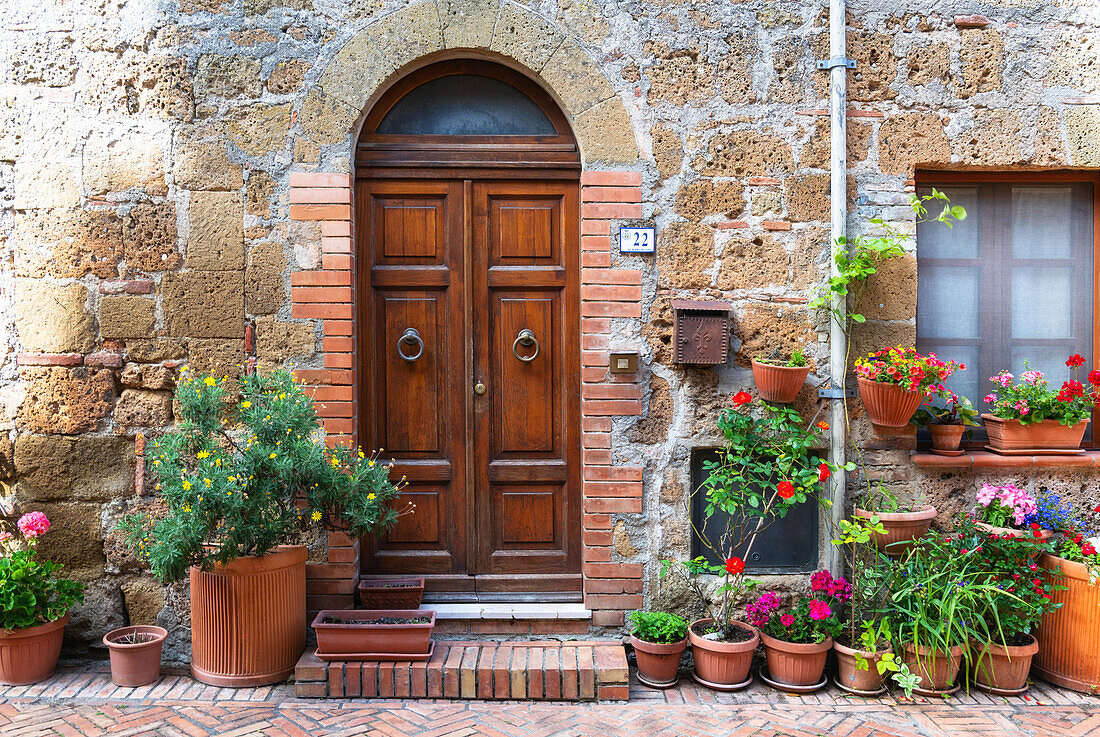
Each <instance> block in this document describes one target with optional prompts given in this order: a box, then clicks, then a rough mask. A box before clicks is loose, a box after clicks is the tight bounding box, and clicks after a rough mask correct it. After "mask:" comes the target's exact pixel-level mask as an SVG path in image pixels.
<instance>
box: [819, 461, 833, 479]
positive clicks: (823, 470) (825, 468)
mask: <svg viewBox="0 0 1100 737" xmlns="http://www.w3.org/2000/svg"><path fill="white" fill-rule="evenodd" d="M832 475H833V472H832V471H830V470H829V464H828V463H822V464H821V465H820V466H818V467H817V480H818V481H828V480H829V477H830V476H832Z"/></svg>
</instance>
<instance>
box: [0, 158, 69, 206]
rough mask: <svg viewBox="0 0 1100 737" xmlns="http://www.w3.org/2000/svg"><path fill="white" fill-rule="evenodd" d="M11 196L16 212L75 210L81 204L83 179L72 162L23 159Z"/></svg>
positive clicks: (19, 165)
mask: <svg viewBox="0 0 1100 737" xmlns="http://www.w3.org/2000/svg"><path fill="white" fill-rule="evenodd" d="M11 192H12V195H11V197H12V199H11V203H12V207H14V208H15V209H17V210H31V209H34V208H40V207H64V208H74V207H76V206H77V205H79V204H80V179H79V177H78V176H77V171H76V167H75V166H74V165H73V164H72V163H71V162H69V161H51V160H48V159H45V160H44V159H42V158H39V157H37V156H35V157H25V158H24V157H21V158H20V160H19V161H18V162H16V164H15V179H14V182H13V183H12V188H11Z"/></svg>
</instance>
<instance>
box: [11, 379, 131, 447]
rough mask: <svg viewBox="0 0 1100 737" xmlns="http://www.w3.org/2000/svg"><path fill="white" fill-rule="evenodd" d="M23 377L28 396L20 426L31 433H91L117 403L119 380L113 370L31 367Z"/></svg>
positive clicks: (20, 418)
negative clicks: (117, 382)
mask: <svg viewBox="0 0 1100 737" xmlns="http://www.w3.org/2000/svg"><path fill="white" fill-rule="evenodd" d="M23 378H24V381H25V383H26V398H25V399H24V400H23V406H22V409H21V410H20V412H19V419H18V425H19V427H20V428H21V429H23V430H26V431H28V432H32V433H39V434H57V435H73V434H76V433H82V432H89V431H92V430H95V429H96V428H97V427H98V426H99V420H101V419H102V418H104V417H106V416H107V415H108V414H109V413H110V412H111V408H112V407H113V406H114V401H115V380H114V376H113V374H112V372H111V371H110V370H109V369H101V370H98V371H86V370H84V369H67V368H60V367H57V368H40V369H28V370H26V371H24V372H23Z"/></svg>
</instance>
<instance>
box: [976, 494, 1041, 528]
mask: <svg viewBox="0 0 1100 737" xmlns="http://www.w3.org/2000/svg"><path fill="white" fill-rule="evenodd" d="M976 499H977V502H978V509H977V517H978V520H979V521H981V522H985V523H986V524H987V525H992V526H993V527H1013V528H1016V529H1023V528H1024V527H1025V526H1026V522H1027V519H1028V518H1029V517H1031V516H1033V515H1035V514H1036V513H1037V512H1038V511H1039V505H1038V504H1037V503H1036V501H1035V497H1033V496H1032V495H1031V494H1029V493H1027V492H1026V491H1024V490H1023V489H1018V488H1016V486H1015V485H1013V484H1005V485H1004V486H994V485H993V484H982V488H980V489H978V493H977V495H976Z"/></svg>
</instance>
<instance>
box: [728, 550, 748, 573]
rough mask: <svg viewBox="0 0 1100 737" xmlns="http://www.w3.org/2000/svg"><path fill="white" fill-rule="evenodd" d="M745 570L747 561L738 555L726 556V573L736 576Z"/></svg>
mask: <svg viewBox="0 0 1100 737" xmlns="http://www.w3.org/2000/svg"><path fill="white" fill-rule="evenodd" d="M744 570H745V561H743V560H741V559H740V558H738V557H737V556H736V555H735V556H733V557H732V558H726V573H728V574H730V575H731V576H736V575H737V574H738V573H741V572H743V571H744Z"/></svg>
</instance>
